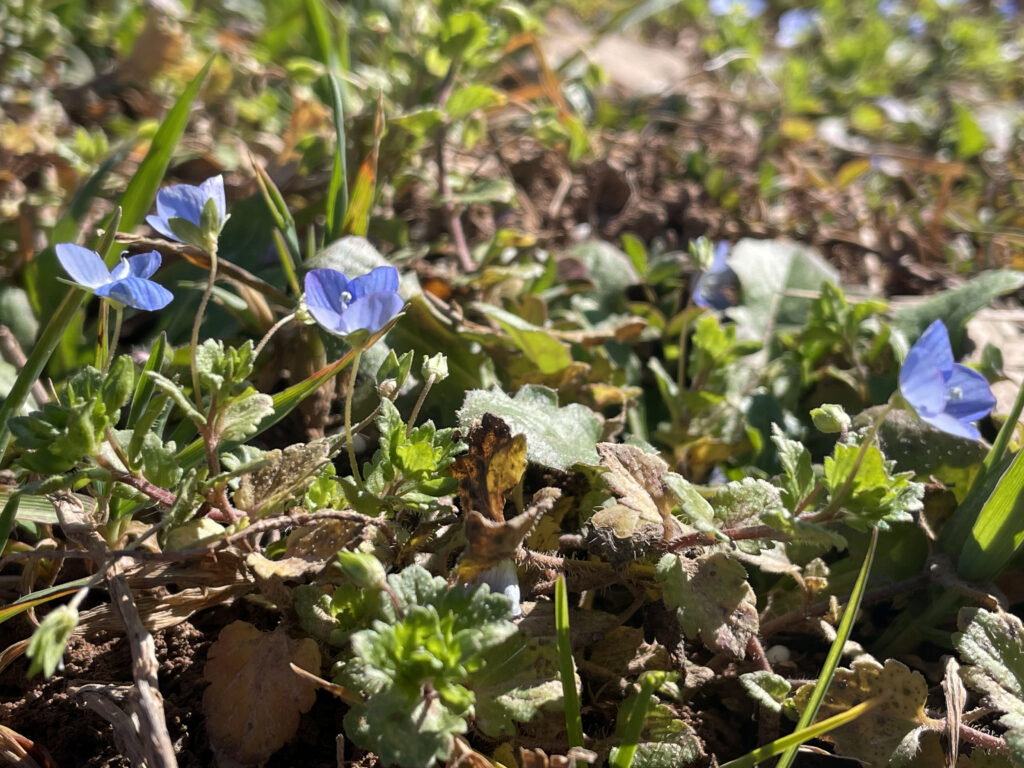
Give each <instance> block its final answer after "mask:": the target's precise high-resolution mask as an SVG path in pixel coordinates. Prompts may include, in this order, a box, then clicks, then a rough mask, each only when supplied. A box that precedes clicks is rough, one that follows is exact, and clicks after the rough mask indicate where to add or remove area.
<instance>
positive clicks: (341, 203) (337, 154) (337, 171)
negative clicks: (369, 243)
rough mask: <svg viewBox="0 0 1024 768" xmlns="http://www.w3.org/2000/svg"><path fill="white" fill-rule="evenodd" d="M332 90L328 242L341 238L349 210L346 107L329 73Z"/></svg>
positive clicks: (335, 81)
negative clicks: (332, 156) (332, 119)
mask: <svg viewBox="0 0 1024 768" xmlns="http://www.w3.org/2000/svg"><path fill="white" fill-rule="evenodd" d="M327 84H328V85H329V86H330V90H331V112H332V113H333V116H334V165H333V167H332V168H331V182H330V184H329V185H328V187H327V240H328V242H332V241H334V240H337V239H338V238H339V237H341V223H342V222H343V221H344V220H345V213H346V211H347V210H348V162H347V161H346V158H345V105H344V103H343V102H342V100H341V86H340V85H339V84H338V78H336V77H335V76H334V73H333V72H328V73H327Z"/></svg>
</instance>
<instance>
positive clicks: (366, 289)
mask: <svg viewBox="0 0 1024 768" xmlns="http://www.w3.org/2000/svg"><path fill="white" fill-rule="evenodd" d="M348 290H349V292H350V293H351V294H352V298H354V299H358V298H360V297H362V296H369V295H370V294H371V293H378V292H380V291H392V292H394V291H397V290H398V270H397V269H395V268H394V267H377V268H376V269H374V270H373V271H371V272H369V273H368V274H365V275H360V276H359V277H356V278H353V280H352V282H351V283H349V288H348Z"/></svg>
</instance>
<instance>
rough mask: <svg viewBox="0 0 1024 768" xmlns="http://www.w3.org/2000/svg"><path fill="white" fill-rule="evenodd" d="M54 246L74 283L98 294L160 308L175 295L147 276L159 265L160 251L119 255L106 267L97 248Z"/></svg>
mask: <svg viewBox="0 0 1024 768" xmlns="http://www.w3.org/2000/svg"><path fill="white" fill-rule="evenodd" d="M56 250H57V260H58V261H60V265H61V266H62V267H64V271H65V272H67V273H68V274H69V275H71V279H72V280H73V281H74V283H75V285H78V286H79V287H81V288H85V289H87V290H90V291H92V292H93V293H95V294H96V295H97V296H102V297H103V298H105V299H111V300H112V301H117V302H120V303H121V304H125V305H126V306H129V307H134V308H135V309H148V310H153V309H163V308H164V307H166V306H167V305H168V304H169V303H170V301H171V299H173V298H174V295H173V294H172V293H171V292H170V291H168V290H167V289H166V288H164V287H163V286H162V285H159V284H158V283H154V282H153V281H152V280H150V279H149V277H150V276H151V275H152V274H153V273H154V272H156V270H157V269H158V268H159V266H160V254H159V253H157V252H156V251H150V252H149V253H140V254H138V255H137V256H129V257H128V258H127V259H126V258H124V257H122V258H121V263H120V264H118V265H117V266H116V267H114V269H113V270H108V269H107V265H106V264H104V263H103V259H101V258H100V255H99V254H98V253H96V251H90V250H89V249H88V248H83V247H82V246H80V245H72V244H71V243H60V244H59V245H57V248H56Z"/></svg>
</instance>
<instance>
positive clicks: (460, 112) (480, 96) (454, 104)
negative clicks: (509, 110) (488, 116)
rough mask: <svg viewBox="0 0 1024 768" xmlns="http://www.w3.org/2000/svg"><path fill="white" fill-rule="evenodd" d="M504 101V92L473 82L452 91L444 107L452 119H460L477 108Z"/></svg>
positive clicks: (491, 105)
mask: <svg viewBox="0 0 1024 768" xmlns="http://www.w3.org/2000/svg"><path fill="white" fill-rule="evenodd" d="M504 103H505V94H503V93H502V92H501V91H499V90H497V89H496V88H492V87H491V86H489V85H484V84H483V83H473V84H470V85H466V86H463V87H462V88H458V89H456V90H455V91H453V92H452V95H451V96H449V97H448V101H447V102H445V105H444V109H445V112H447V113H448V116H449V117H450V118H452V119H453V120H460V119H462V118H463V117H466V116H467V115H469V114H470V113H472V112H475V111H476V110H478V109H487V108H488V107H494V106H500V105H502V104H504Z"/></svg>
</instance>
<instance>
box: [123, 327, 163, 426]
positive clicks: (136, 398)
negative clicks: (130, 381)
mask: <svg viewBox="0 0 1024 768" xmlns="http://www.w3.org/2000/svg"><path fill="white" fill-rule="evenodd" d="M166 351H167V332H166V331H164V332H162V333H161V334H160V335H159V336H157V337H156V341H155V342H153V349H152V350H151V351H150V353H149V357H148V358H147V359H146V364H145V365H144V366H142V373H141V374H140V375H139V378H138V383H137V384H136V385H135V394H133V395H132V407H131V409H130V410H129V411H128V421H127V422H126V424H127V425H128V427H129V428H131V427H133V426H135V422H137V421H138V420H139V416H141V415H142V411H143V410H144V409H145V408H146V406H147V405H148V404H149V398H150V397H152V396H153V390H155V389H156V385H155V384H153V379H152V378H151V377H149V376H147V375H146V374H147V373H148V372H149V371H156V372H157V373H159V372H160V369H161V368H162V367H163V364H164V354H165V353H166Z"/></svg>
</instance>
